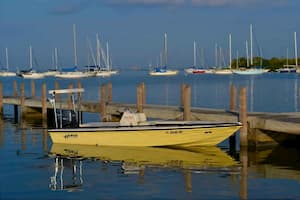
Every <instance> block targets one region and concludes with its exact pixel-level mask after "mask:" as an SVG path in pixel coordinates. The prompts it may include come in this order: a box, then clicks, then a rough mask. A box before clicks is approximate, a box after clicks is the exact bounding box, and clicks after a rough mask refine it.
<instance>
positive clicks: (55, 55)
mask: <svg viewBox="0 0 300 200" xmlns="http://www.w3.org/2000/svg"><path fill="white" fill-rule="evenodd" d="M54 57H55V69H56V70H57V69H58V61H57V48H54Z"/></svg>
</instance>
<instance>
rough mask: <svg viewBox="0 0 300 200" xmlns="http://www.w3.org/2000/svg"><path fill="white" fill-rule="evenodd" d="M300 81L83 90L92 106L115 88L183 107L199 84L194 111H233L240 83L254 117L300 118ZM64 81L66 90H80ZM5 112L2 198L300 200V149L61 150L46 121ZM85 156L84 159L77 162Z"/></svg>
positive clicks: (285, 77) (152, 82)
mask: <svg viewBox="0 0 300 200" xmlns="http://www.w3.org/2000/svg"><path fill="white" fill-rule="evenodd" d="M298 79H299V76H298V75H297V74H272V73H270V74H265V75H261V76H222V75H209V74H207V75H196V76H191V75H189V76H186V75H184V74H183V73H182V74H180V75H178V76H176V77H168V78H166V77H150V76H148V74H147V72H146V71H145V72H142V71H141V72H135V71H130V72H126V71H122V72H121V74H120V75H116V76H112V77H110V78H104V79H103V78H89V79H82V80H81V83H82V85H83V87H84V88H85V89H86V92H85V94H84V98H85V99H89V100H98V99H99V98H100V96H99V90H100V85H101V84H102V83H106V82H107V81H110V82H111V83H112V85H113V101H115V102H127V103H135V101H136V86H137V84H138V83H140V82H145V84H146V91H147V100H146V101H147V103H149V104H165V105H178V104H179V101H180V98H179V96H180V84H181V83H182V82H184V83H187V84H190V85H191V88H192V106H197V107H206V108H222V109H229V101H230V98H229V88H230V85H231V84H235V85H236V86H237V87H238V88H240V87H243V86H246V87H247V92H248V95H247V97H248V110H249V111H255V112H256V111H258V112H261V111H266V112H294V111H298V109H299V87H300V84H299V80H298ZM16 80H17V81H18V82H19V83H20V82H22V81H23V80H22V79H21V78H16ZM54 81H55V80H54V79H51V78H48V79H45V80H38V81H36V92H37V95H40V91H41V83H42V82H46V83H47V88H48V89H53V88H54ZM12 82H13V78H6V79H4V78H3V79H2V83H3V88H4V91H3V93H4V95H11V94H12V87H13V86H12ZM59 82H60V85H61V87H63V86H65V87H67V85H68V84H69V83H70V82H73V83H74V84H76V83H77V81H75V80H72V81H71V80H59ZM25 85H26V86H30V80H25ZM26 93H27V94H28V95H29V94H30V93H31V91H30V90H28V91H26ZM4 112H5V120H4V121H1V122H0V158H1V159H0V170H1V173H0V180H1V183H0V199H241V198H248V199H300V190H299V188H300V149H299V147H289V148H287V147H282V146H275V147H272V148H268V149H263V150H257V151H255V152H230V151H229V148H228V141H225V142H223V143H221V144H220V145H219V146H218V147H216V148H206V149H197V150H194V151H184V150H174V149H173V150H170V149H163V148H146V149H129V150H128V149H127V150H126V151H125V150H124V149H118V148H117V149H103V148H101V149H99V148H100V147H99V148H91V149H90V148H87V147H80V148H79V147H72V146H70V147H64V148H60V147H59V146H53V145H52V144H51V141H50V138H49V137H48V135H47V130H46V129H43V128H41V127H42V125H41V123H40V122H39V121H33V120H27V121H23V122H20V123H14V120H13V118H12V116H13V108H12V107H10V106H5V108H4ZM98 119H99V116H98V115H96V114H85V115H84V121H96V120H98ZM57 152H59V153H63V152H64V153H66V152H67V153H68V154H69V158H64V159H62V158H61V157H55V156H53V154H52V153H57ZM124 152H127V153H124ZM78 155H81V156H82V155H83V156H84V158H83V157H81V158H78V157H77V158H76V159H73V158H72V159H71V157H72V156H78ZM240 158H241V159H240ZM122 160H123V161H122ZM243 163H244V165H242V164H243Z"/></svg>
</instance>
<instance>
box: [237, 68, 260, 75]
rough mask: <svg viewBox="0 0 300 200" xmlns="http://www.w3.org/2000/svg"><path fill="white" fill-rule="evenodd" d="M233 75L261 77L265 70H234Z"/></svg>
mask: <svg viewBox="0 0 300 200" xmlns="http://www.w3.org/2000/svg"><path fill="white" fill-rule="evenodd" d="M233 73H235V74H239V75H259V74H263V73H265V70H264V69H246V70H234V71H233Z"/></svg>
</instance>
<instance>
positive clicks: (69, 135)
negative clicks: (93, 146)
mask: <svg viewBox="0 0 300 200" xmlns="http://www.w3.org/2000/svg"><path fill="white" fill-rule="evenodd" d="M77 137H78V135H77V134H74V133H71V134H66V135H65V136H64V138H65V139H68V138H77Z"/></svg>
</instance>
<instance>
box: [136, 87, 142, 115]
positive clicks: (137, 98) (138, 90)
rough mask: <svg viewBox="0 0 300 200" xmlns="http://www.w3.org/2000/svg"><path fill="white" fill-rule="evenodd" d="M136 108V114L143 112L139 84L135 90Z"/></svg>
mask: <svg viewBox="0 0 300 200" xmlns="http://www.w3.org/2000/svg"><path fill="white" fill-rule="evenodd" d="M136 108H137V112H139V113H141V112H143V91H142V85H141V84H139V85H138V86H137V90H136Z"/></svg>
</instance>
